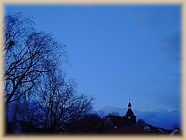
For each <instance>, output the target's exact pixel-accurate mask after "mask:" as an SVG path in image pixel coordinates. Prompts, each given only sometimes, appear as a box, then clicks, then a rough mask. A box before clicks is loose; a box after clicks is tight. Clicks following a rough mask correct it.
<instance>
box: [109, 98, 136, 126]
mask: <svg viewBox="0 0 186 140" xmlns="http://www.w3.org/2000/svg"><path fill="white" fill-rule="evenodd" d="M107 123H109V124H110V125H111V126H113V127H114V128H126V127H135V126H136V116H135V115H134V113H133V111H132V104H131V103H130V99H129V103H128V110H127V112H126V114H125V116H123V117H121V116H114V115H109V116H107Z"/></svg>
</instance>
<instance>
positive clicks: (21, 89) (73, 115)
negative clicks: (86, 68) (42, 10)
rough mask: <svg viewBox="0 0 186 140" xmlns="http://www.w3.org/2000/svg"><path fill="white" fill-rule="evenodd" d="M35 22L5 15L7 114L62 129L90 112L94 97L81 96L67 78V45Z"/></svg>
mask: <svg viewBox="0 0 186 140" xmlns="http://www.w3.org/2000/svg"><path fill="white" fill-rule="evenodd" d="M33 25H34V22H33V21H32V20H30V19H27V18H24V17H23V16H22V14H20V13H18V14H15V15H10V16H7V17H5V25H4V58H5V70H4V81H5V84H4V92H5V94H4V96H5V104H6V111H7V116H8V114H9V113H10V112H13V113H12V114H13V115H12V114H11V115H10V116H14V121H15V120H18V121H20V120H21V121H24V122H29V123H31V125H32V126H34V127H35V128H38V129H46V130H47V131H49V132H61V131H63V129H64V128H65V124H67V123H69V122H70V121H73V120H75V119H76V120H77V119H80V118H81V117H82V116H83V115H85V114H87V113H88V111H90V109H91V107H92V100H93V98H92V97H87V96H86V95H78V94H77V93H76V91H75V86H74V85H73V84H72V82H67V81H66V80H65V74H64V72H62V70H61V64H62V63H63V61H64V60H67V55H66V52H65V51H64V49H63V48H64V45H61V44H59V43H58V42H57V41H55V39H54V37H53V36H52V35H51V34H47V33H44V32H38V31H36V30H35V29H34V28H33ZM11 103H12V104H13V106H11V107H10V109H12V110H11V111H10V112H9V111H8V108H9V106H10V105H12V104H11ZM17 118H19V119H17ZM7 123H8V117H7Z"/></svg>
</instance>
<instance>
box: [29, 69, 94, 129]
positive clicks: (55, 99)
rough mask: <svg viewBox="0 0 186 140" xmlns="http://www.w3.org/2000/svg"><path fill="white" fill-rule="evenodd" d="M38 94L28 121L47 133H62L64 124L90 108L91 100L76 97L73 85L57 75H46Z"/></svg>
mask: <svg viewBox="0 0 186 140" xmlns="http://www.w3.org/2000/svg"><path fill="white" fill-rule="evenodd" d="M38 92H40V93H39V94H38V95H39V103H38V104H37V106H34V105H33V106H32V111H31V112H30V113H31V114H32V115H31V117H30V120H32V122H33V124H34V125H35V126H40V128H44V129H47V131H48V132H62V131H63V130H64V129H65V125H66V124H68V123H69V122H70V121H73V120H78V119H80V118H81V117H83V116H84V115H86V114H87V113H88V112H89V111H90V109H91V108H92V100H93V98H92V97H87V96H85V95H77V94H76V92H75V87H74V85H73V84H72V83H68V82H66V81H65V79H64V76H63V75H61V74H59V73H50V74H48V75H47V78H46V77H45V83H44V84H43V85H42V86H40V89H39V90H38Z"/></svg>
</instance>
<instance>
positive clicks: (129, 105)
mask: <svg viewBox="0 0 186 140" xmlns="http://www.w3.org/2000/svg"><path fill="white" fill-rule="evenodd" d="M131 106H132V105H131V103H130V99H129V104H128V107H131Z"/></svg>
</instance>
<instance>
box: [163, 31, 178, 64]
mask: <svg viewBox="0 0 186 140" xmlns="http://www.w3.org/2000/svg"><path fill="white" fill-rule="evenodd" d="M160 45H161V48H162V50H163V52H165V55H166V56H167V58H168V59H169V60H176V61H178V60H180V59H181V29H180V28H175V29H173V30H172V31H170V32H169V33H168V34H166V35H165V36H164V37H163V38H162V39H161V40H160Z"/></svg>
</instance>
